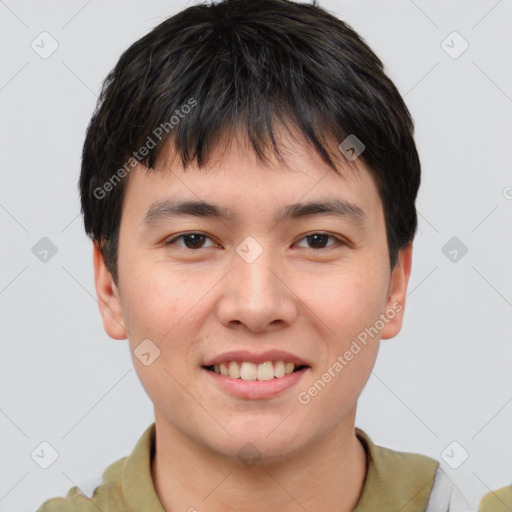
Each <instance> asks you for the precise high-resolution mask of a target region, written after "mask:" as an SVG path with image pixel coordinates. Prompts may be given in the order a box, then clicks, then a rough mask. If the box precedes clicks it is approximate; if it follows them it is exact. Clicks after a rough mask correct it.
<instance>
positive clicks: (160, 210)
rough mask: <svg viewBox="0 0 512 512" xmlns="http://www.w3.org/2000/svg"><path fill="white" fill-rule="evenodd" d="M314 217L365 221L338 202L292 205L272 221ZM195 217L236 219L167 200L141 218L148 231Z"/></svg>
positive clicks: (225, 211)
mask: <svg viewBox="0 0 512 512" xmlns="http://www.w3.org/2000/svg"><path fill="white" fill-rule="evenodd" d="M315 215H322V216H323V215H325V216H335V217H341V218H345V219H348V220H350V221H352V222H355V223H358V224H362V223H364V221H366V219H367V217H366V213H365V212H364V210H363V209H362V208H360V207H359V206H357V205H356V204H354V203H351V202H349V201H347V200H345V199H340V198H328V199H325V200H316V201H308V202H302V203H293V204H289V205H286V206H284V207H283V208H281V209H280V210H279V211H277V212H276V215H275V217H274V221H275V222H276V223H277V222H282V221H285V220H289V219H293V220H297V219H300V218H306V217H312V216H315ZM183 216H195V217H203V218H216V219H223V220H227V221H233V220H235V219H236V214H235V213H234V212H233V210H231V209H229V208H225V207H223V206H220V205H216V204H213V203H208V202H205V201H186V200H185V201H182V200H173V199H166V200H163V201H157V202H155V203H153V204H152V205H151V206H150V207H149V209H148V211H147V213H146V215H145V216H144V220H143V225H144V226H145V227H146V228H147V229H150V228H151V227H153V226H154V225H155V224H157V223H158V222H160V221H164V220H169V219H172V218H176V217H183Z"/></svg>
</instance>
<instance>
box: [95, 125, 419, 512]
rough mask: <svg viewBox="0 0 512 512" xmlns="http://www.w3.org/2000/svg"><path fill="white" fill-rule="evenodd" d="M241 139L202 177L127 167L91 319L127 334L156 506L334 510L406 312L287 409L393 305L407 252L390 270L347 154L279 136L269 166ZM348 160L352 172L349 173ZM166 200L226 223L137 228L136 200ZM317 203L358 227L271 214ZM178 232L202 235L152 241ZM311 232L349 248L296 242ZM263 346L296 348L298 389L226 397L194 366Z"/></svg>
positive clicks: (348, 491) (369, 199)
mask: <svg viewBox="0 0 512 512" xmlns="http://www.w3.org/2000/svg"><path fill="white" fill-rule="evenodd" d="M239 142H240V140H239V139H237V143H236V144H231V145H230V146H229V147H228V148H227V149H226V150H225V152H220V151H219V150H216V151H215V152H214V158H213V159H212V160H210V162H209V163H208V165H207V166H206V168H204V169H203V170H198V169H197V167H196V166H195V165H192V166H190V167H189V168H188V169H187V170H186V171H184V170H183V168H182V166H181V164H179V165H178V163H177V161H173V164H172V165H169V160H168V159H167V160H166V162H165V164H161V165H160V167H158V166H157V172H151V173H148V172H146V169H145V168H143V167H138V168H135V169H134V170H133V171H132V173H131V174H130V176H129V181H128V183H127V189H126V195H125V198H124V202H123V207H122V217H121V227H120V239H119V256H118V271H119V282H118V286H116V285H115V283H114V282H113V280H112V276H111V274H110V273H109V272H108V270H107V268H106V267H105V263H104V260H103V257H102V255H101V252H100V251H99V249H98V247H97V245H95V247H94V269H95V285H96V290H97V294H98V303H99V307H100V312H101V314H102V318H103V323H104V327H105V330H106V332H107V334H108V335H109V336H110V337H112V338H114V339H125V338H128V340H129V343H130V348H131V352H132V359H133V363H134V366H135V369H136V371H137V374H138V376H139V378H140V380H141V383H142V385H143V387H144V389H145V391H146V392H147V394H148V396H149V397H150V399H151V400H152V402H153V404H154V409H155V423H156V447H157V448H156V456H155V458H154V460H153V463H152V467H151V470H152V476H153V481H154V484H155V489H156V491H157V494H158V496H159V499H160V501H161V502H162V505H163V507H164V508H165V510H166V511H167V512H170V511H172V512H176V511H186V510H189V509H190V510H194V509H196V510H199V511H200V512H217V511H221V510H222V511H240V510H243V511H260V510H261V509H262V507H264V508H265V509H268V510H280V511H283V512H296V511H297V512H298V511H301V512H303V510H304V509H306V510H310V511H311V510H324V511H327V512H335V511H336V512H341V511H347V512H348V511H351V510H353V508H354V507H355V505H356V503H357V501H358V498H359V496H360V494H361V491H362V489H363V485H364V480H365V476H366V471H367V466H366V455H365V452H364V449H363V447H362V445H361V443H360V442H359V440H358V439H357V437H356V435H355V430H354V422H355V414H356V406H357V400H358V397H359V395H360V393H361V392H362V390H363V388H364V386H365V384H366V382H367V380H368V378H369V376H370V374H371V370H372V368H373V366H374V363H375V360H376V357H377V353H378V350H379V343H380V339H387V338H392V337H394V336H395V335H396V334H397V333H398V332H399V331H400V329H401V326H402V318H403V313H404V308H403V307H402V309H401V311H399V312H396V314H395V315H394V318H393V319H390V320H389V321H388V322H387V323H385V326H384V328H383V329H382V331H381V332H380V335H377V336H375V337H374V338H373V339H371V341H370V342H369V343H368V344H367V345H366V346H365V347H364V348H363V350H361V351H360V352H359V353H358V354H357V355H356V356H354V358H353V359H352V360H351V361H350V362H349V363H348V364H347V365H346V366H345V367H344V368H343V370H342V372H341V373H340V374H339V375H337V376H336V377H335V378H333V379H332V380H331V381H330V382H329V383H328V384H327V385H326V386H325V387H324V389H323V390H322V391H321V392H320V393H318V394H317V396H315V397H314V398H312V399H311V401H310V403H308V404H307V405H303V404H301V403H299V401H298V400H297V395H298V393H299V392H300V391H304V390H307V389H308V388H309V387H310V386H311V385H312V384H313V383H314V382H315V381H317V380H318V379H320V378H321V376H322V374H323V373H324V372H325V371H326V369H327V368H328V367H329V366H332V364H333V363H334V362H335V361H336V359H337V357H338V356H339V355H343V354H344V353H345V352H346V351H347V350H348V349H349V347H350V344H351V342H352V341H353V340H354V339H355V338H356V337H357V335H358V334H359V333H361V332H362V331H364V329H365V328H367V327H369V326H373V325H374V324H375V321H376V320H377V319H378V318H379V315H380V314H381V313H385V312H386V311H388V310H390V309H392V305H393V304H401V305H402V306H405V296H406V291H407V283H408V280H409V275H410V271H411V258H412V245H409V246H408V247H406V248H404V249H402V250H401V251H400V253H399V258H398V262H397V264H396V265H395V267H394V269H393V271H392V272H391V271H390V268H389V255H388V248H387V241H386V232H385V223H384V212H383V207H382V202H381V200H380V197H379V194H378V191H377V187H376V184H375V182H374V180H373V178H372V176H371V174H370V173H369V172H368V170H367V169H366V168H365V167H364V165H363V163H362V162H361V160H360V159H359V160H356V161H355V162H352V163H350V164H349V163H348V162H345V164H344V165H345V171H342V172H343V174H344V177H341V176H340V175H339V174H337V173H336V172H335V171H334V170H332V169H330V168H329V167H328V166H327V165H326V164H325V163H324V162H323V161H322V160H321V158H320V157H319V156H318V155H317V154H316V152H315V151H313V150H312V149H311V148H310V147H308V146H307V145H306V143H305V142H303V141H302V140H301V139H300V138H298V137H292V136H291V132H286V133H282V138H281V139H280V144H281V145H282V146H281V147H283V148H284V151H283V152H284V154H285V157H286V164H283V163H282V162H279V161H277V160H275V159H272V161H271V163H270V164H269V165H268V166H264V164H262V163H261V162H260V161H258V160H257V158H256V156H255V155H254V153H253V152H252V151H249V150H248V149H247V145H246V144H245V143H242V144H240V143H239ZM347 165H351V166H352V167H353V169H356V171H357V172H355V173H354V172H347V170H348V167H347ZM177 195H179V196H180V198H186V199H191V200H197V199H203V200H205V201H211V202H215V203H218V204H220V205H222V206H225V207H229V208H231V209H233V210H234V211H235V212H236V214H237V215H238V219H237V220H235V221H232V222H231V221H229V222H226V221H220V220H218V219H204V218H198V217H183V218H175V219H169V220H167V221H162V222H160V223H159V224H158V225H157V226H155V227H154V228H153V229H152V230H150V231H144V228H143V225H142V219H143V218H144V215H145V214H146V211H147V210H148V208H149V206H150V205H151V204H152V203H153V202H154V201H157V200H162V199H166V198H169V197H175V196H177ZM325 197H339V198H344V199H346V200H350V201H351V202H353V203H355V204H357V205H358V206H359V207H361V208H362V209H363V210H364V211H365V213H366V223H365V224H364V225H356V224H353V223H350V221H349V220H347V219H342V218H337V217H327V216H313V217H310V218H304V219H298V220H289V221H284V222H281V223H278V224H275V223H274V222H273V214H274V211H276V210H278V209H279V208H280V207H281V206H283V205H285V204H289V203H293V202H298V201H301V200H312V199H318V198H325ZM315 217H316V218H315ZM183 232H188V233H190V232H199V233H201V234H204V235H207V237H208V238H205V239H204V241H203V242H202V243H197V241H195V243H194V244H192V243H190V240H189V241H188V243H189V245H188V247H198V248H192V249H190V248H187V245H186V240H185V239H183V238H181V239H178V240H176V241H175V242H174V245H168V246H165V245H163V242H165V241H166V240H169V239H171V238H172V237H173V236H175V235H178V234H180V233H183ZM318 232H327V233H329V234H332V235H333V236H338V237H340V239H341V240H345V241H347V242H349V243H347V244H346V245H340V246H336V239H333V238H328V239H324V240H323V242H320V243H319V242H316V244H315V242H314V241H309V242H308V239H307V238H305V236H306V235H311V234H313V233H318ZM248 236H251V237H253V238H254V239H255V240H257V242H258V243H259V244H260V245H261V247H262V248H263V253H262V254H261V255H260V256H259V258H257V259H256V260H255V261H254V262H252V263H251V264H248V263H247V262H246V261H245V260H244V259H242V258H241V257H240V256H239V255H238V254H237V252H236V248H237V246H238V245H239V244H240V243H241V242H242V241H243V240H244V239H245V238H246V237H248ZM322 247H323V248H322ZM147 338H149V339H150V340H151V341H152V342H153V343H154V344H155V345H156V346H158V348H159V349H160V356H159V357H158V358H156V359H155V360H154V361H153V362H152V363H151V364H150V365H149V366H145V365H144V364H142V363H141V361H139V359H138V358H137V357H135V356H134V353H133V351H134V350H135V349H136V347H137V346H138V345H139V344H140V343H141V341H142V340H144V339H147ZM274 348H277V349H283V350H287V351H290V352H292V353H295V354H297V355H299V356H300V357H302V358H303V359H304V360H306V361H307V362H308V363H309V364H310V366H311V368H310V369H309V370H308V371H307V373H306V374H305V375H304V376H303V378H302V380H301V381H300V382H299V383H298V385H297V386H294V387H292V388H291V389H288V390H286V391H284V392H283V393H281V394H280V395H278V396H276V397H273V398H270V399H264V400H261V399H259V400H242V399H240V398H237V397H234V396H232V395H229V394H227V393H225V392H224V391H222V390H221V389H220V388H219V387H218V386H216V385H214V384H212V383H211V382H210V379H209V378H208V377H209V375H207V374H205V370H203V369H202V368H201V365H202V364H203V362H204V361H205V359H206V358H211V357H213V356H215V355H217V354H219V353H221V352H224V351H227V350H232V349H248V350H253V351H258V352H261V351H264V350H267V349H274ZM247 442H251V443H252V444H254V445H255V446H256V447H257V449H258V450H259V452H260V453H261V455H262V459H261V460H260V461H259V462H258V463H257V464H256V465H254V466H252V467H247V466H245V465H244V464H242V463H241V461H240V460H239V459H238V458H237V452H238V451H239V450H240V449H241V448H242V447H243V446H244V445H245V444H246V443H247ZM248 498H249V499H248ZM191 507H194V509H191Z"/></svg>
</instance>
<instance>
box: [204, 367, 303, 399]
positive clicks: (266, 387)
mask: <svg viewBox="0 0 512 512" xmlns="http://www.w3.org/2000/svg"><path fill="white" fill-rule="evenodd" d="M201 369H202V370H203V371H204V375H205V377H207V378H208V381H209V382H210V383H211V384H213V385H214V386H215V387H217V388H218V389H220V390H221V391H222V392H223V393H225V394H226V395H227V396H230V397H235V398H237V399H242V400H264V399H272V398H277V397H278V396H281V395H282V394H284V393H285V391H287V390H288V392H290V391H291V389H292V388H294V387H295V386H297V385H298V383H299V382H300V381H301V380H302V378H303V377H304V375H305V374H306V373H307V372H308V371H309V370H311V367H310V366H309V365H306V364H297V366H295V364H294V363H291V362H289V363H285V362H284V361H279V360H278V361H265V362H263V363H260V364H256V363H249V362H247V361H243V362H238V361H229V362H225V363H220V364H214V365H205V366H202V367H201Z"/></svg>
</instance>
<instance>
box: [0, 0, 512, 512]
mask: <svg viewBox="0 0 512 512" xmlns="http://www.w3.org/2000/svg"><path fill="white" fill-rule="evenodd" d="M189 5H192V2H187V3H185V2H176V1H175V2H173V1H165V2H163V1H152V2H142V1H138V2H133V1H132V2H130V1H124V2H120V1H119V2H115V1H99V0H92V1H89V2H87V1H83V0H80V1H76V0H73V1H69V0H68V1H66V2H64V1H61V2H35V1H33V2H28V1H15V0H6V1H0V58H1V63H2V65H1V68H0V112H1V117H0V141H1V148H2V163H1V171H0V226H1V237H2V240H1V244H0V246H1V249H0V251H1V252H0V257H1V260H0V261H1V265H0V312H1V322H0V334H1V339H2V344H1V347H2V353H1V357H0V379H1V381H0V393H1V394H0V439H1V443H0V510H1V511H11V510H18V511H26V512H28V511H33V510H35V509H36V507H38V506H39V505H40V504H41V503H42V502H43V501H44V500H46V499H48V498H50V497H54V496H59V495H64V494H65V493H66V492H67V490H68V489H69V488H70V487H72V486H74V485H78V486H80V487H81V488H83V489H84V491H88V492H90V491H91V490H92V489H93V488H94V486H95V485H98V484H99V483H100V480H101V474H102V472H103V470H104V469H105V468H106V467H107V466H108V465H109V464H110V463H112V462H114V461H115V460H117V459H119V458H121V457H124V456H126V455H128V454H129V453H130V452H131V450H132V449H133V447H134V445H135V442H136V441H137V440H138V438H139V437H140V435H141V434H142V432H143V431H144V430H145V428H146V427H147V426H148V425H149V424H150V423H151V422H152V421H153V410H152V404H151V402H150V401H149V399H148V397H147V396H146V394H145V392H144V391H143V389H142V386H141V385H140V384H139V381H138V379H137V376H136V374H135V371H134V369H133V366H132V362H131V358H130V354H129V351H128V343H127V341H114V340H112V339H110V338H109V337H108V336H107V335H106V334H105V332H104V331H103V326H102V323H101V318H100V314H99V311H98V307H97V303H96V299H95V290H94V281H93V266H92V247H91V243H90V241H89V240H88V239H87V238H86V236H85V234H84V232H83V227H82V223H81V217H80V215H79V211H80V210H79V198H78V192H77V180H78V175H79V166H80V154H81V148H82V144H83V140H84V133H85V129H86V126H87V124H88V122H89V119H90V117H91V114H92V112H93V108H94V106H95V102H96V97H97V94H98V92H99V88H100V85H101V82H102V80H103V79H104V78H105V76H106V74H107V72H108V71H109V70H110V69H111V68H112V67H113V66H114V64H115V63H116V62H117V59H118V58H119V56H120V54H121V52H122V51H124V50H125V49H126V48H127V47H128V46H129V45H130V44H131V43H132V42H134V41H135V40H136V39H138V38H139V37H141V36H142V35H144V34H146V33H147V32H148V31H149V30H150V29H152V28H153V27H154V26H156V25H157V24H158V23H160V22H161V21H163V20H164V19H165V18H167V17H168V16H170V15H172V14H173V13H175V12H177V11H179V10H181V9H182V8H184V7H186V6H189ZM320 5H321V6H323V7H325V8H327V9H328V10H331V11H333V12H335V13H336V14H337V15H339V16H340V17H341V18H342V19H344V20H346V21H347V22H348V23H349V24H351V25H352V26H353V27H354V28H355V29H356V30H357V31H358V32H359V33H360V34H361V35H362V36H363V37H364V38H365V39H366V40H367V42H368V43H369V44H370V46H371V47H372V48H373V49H374V50H375V52H376V53H377V54H378V55H379V56H380V57H381V59H382V60H383V62H384V64H385V65H386V68H387V72H388V74H389V75H390V77H391V78H392V79H393V80H394V81H395V83H396V85H397V87H398V88H399V90H400V92H401V93H402V94H403V95H404V96H405V100H406V102H407V104H408V106H409V107H410V110H411V113H412V115H413V117H414V120H415V123H416V134H417V136H416V140H417V144H418V149H419V151H420V157H421V159H422V169H423V178H422V186H421V189H420V194H419V198H418V201H417V207H418V211H419V214H420V226H419V231H418V235H417V239H416V241H415V253H414V257H413V269H412V276H411V280H410V288H409V295H408V302H407V308H406V309H407V311H406V316H405V324H404V327H403V330H402V332H401V333H400V334H399V335H398V336H397V337H396V338H395V339H393V340H387V341H383V343H382V346H381V351H380V356H379V359H378V362H377V365H376V367H375V371H374V373H373V375H372V377H371V379H370V381H369V383H368V386H367V387H366V389H365V390H364V392H363V394H362V396H361V399H360V402H359V411H358V417H357V422H356V424H357V426H359V427H361V428H362V429H363V430H365V431H366V432H367V433H368V434H369V435H370V436H371V437H372V439H373V441H374V442H375V443H377V444H381V445H384V446H388V447H391V448H393V449H397V450H401V451H412V452H419V453H424V454H426V455H429V456H431V457H434V458H436V459H437V460H439V461H440V462H441V463H442V465H443V467H444V469H445V470H446V471H447V473H448V475H449V477H450V478H451V479H452V481H453V482H454V483H455V484H456V485H457V486H458V487H459V489H460V491H461V492H462V493H463V494H464V495H465V496H466V498H467V500H468V502H469V503H470V504H471V505H472V506H473V507H476V506H477V503H478V501H479V498H480V497H481V496H482V495H483V494H484V493H486V492H489V490H490V489H496V488H498V487H502V486H505V485H508V484H511V483H512V436H511V432H512V378H511V371H510V368H511V363H512V344H511V337H512V336H511V335H512V325H511V318H512V315H511V313H512V265H511V262H512V236H511V226H512V173H511V162H512V158H511V141H512V129H511V123H510V119H511V117H510V116H511V111H512V83H511V82H512V80H511V78H512V55H511V53H512V35H511V34H512V31H511V30H510V27H511V21H512V2H511V1H510V0H501V1H496V0H492V1H467V0H466V1H463V2H462V1H461V2H454V1H450V2H447V1H443V2H441V1H426V0H423V1H420V0H415V1H414V2H413V1H412V0H400V1H367V0H363V1H322V2H320ZM43 31H47V32H48V33H49V34H50V35H51V38H53V39H54V40H55V41H56V42H57V43H58V48H57V50H56V51H55V52H54V53H53V54H52V55H50V56H49V57H47V58H45V59H44V58H42V57H41V56H40V54H39V53H37V52H36V51H35V50H34V49H33V48H32V47H31V43H32V42H33V41H34V45H39V47H37V46H36V48H38V51H39V52H42V51H43V49H44V50H45V51H48V50H49V49H51V44H52V40H51V39H50V38H49V36H40V34H41V32H43ZM453 31H457V32H458V33H459V34H460V36H461V37H462V38H463V39H461V38H459V36H457V35H455V36H454V35H451V36H450V34H452V32H453ZM43 38H45V39H43ZM42 39H43V42H41V40H42ZM464 40H465V41H467V43H468V44H469V47H468V48H467V50H466V51H465V52H464V53H462V54H460V55H459V53H460V51H461V50H462V49H463V48H464ZM443 41H445V42H444V43H443ZM53 44H54V43H53ZM43 47H44V48H43ZM450 54H451V55H450ZM454 57H457V58H454ZM43 237H47V238H48V239H50V240H51V242H52V243H53V244H54V245H55V247H56V249H57V252H56V254H54V255H53V256H52V253H51V252H50V253H48V255H47V257H46V259H47V261H46V262H44V261H41V260H40V259H39V257H42V255H41V254H39V257H37V250H34V252H35V253H36V254H34V252H33V251H32V248H33V247H34V246H35V245H36V244H37V243H38V242H39V240H40V239H41V238H43ZM452 237H457V239H458V240H456V241H455V244H456V245H454V246H453V247H452V246H448V248H447V249H445V250H444V252H443V247H444V246H445V244H447V242H448V241H449V240H450V239H451V238H452ZM40 243H44V242H40ZM461 243H463V244H464V245H465V246H466V247H467V249H468V252H467V253H466V254H465V255H463V256H462V252H461V250H460V249H461V247H462V246H461ZM37 247H39V246H36V249H37ZM454 249H455V250H457V251H458V252H457V259H456V261H452V260H453V258H454V257H455V253H453V252H451V254H450V251H453V250H454ZM445 253H446V254H447V255H445ZM43 441H46V442H48V443H50V445H51V446H53V447H54V449H55V450H56V451H57V452H58V458H57V459H56V460H55V462H54V463H53V464H52V465H51V466H50V467H48V469H43V468H41V467H40V464H44V463H45V461H44V460H43V459H44V458H45V457H49V456H50V453H51V451H50V449H49V448H47V449H45V450H44V453H45V457H39V458H38V457H36V456H35V455H34V457H32V454H33V452H34V450H35V451H36V453H41V447H40V443H42V442H43ZM454 441H455V442H456V443H457V444H456V445H451V446H450V447H449V448H448V450H445V449H446V448H447V447H448V446H449V445H450V444H451V443H452V442H454ZM44 447H45V445H43V448H44ZM465 452H468V454H469V457H468V458H467V460H466V461H465V462H463V463H462V465H460V467H458V469H453V467H452V466H455V465H457V463H458V462H460V461H461V460H462V458H463V456H464V454H465ZM48 462H50V460H49V459H48V460H47V461H46V463H48Z"/></svg>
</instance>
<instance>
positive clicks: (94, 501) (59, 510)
mask: <svg viewBox="0 0 512 512" xmlns="http://www.w3.org/2000/svg"><path fill="white" fill-rule="evenodd" d="M126 460H127V457H123V458H122V459H119V460H117V461H116V462H114V463H112V464H110V465H109V466H108V467H107V469H105V471H104V472H103V478H102V483H101V484H100V485H98V486H97V487H95V488H94V490H93V491H92V492H87V491H84V490H82V489H81V488H80V487H79V486H76V485H75V486H74V487H72V488H71V489H69V491H68V493H67V494H66V496H65V497H55V498H50V499H48V500H46V501H45V502H44V503H43V504H42V505H41V506H40V507H39V508H38V509H37V511H36V512H98V507H100V510H102V511H103V512H108V511H109V510H112V511H114V510H117V507H116V508H112V507H113V506H114V505H117V506H119V505H121V504H124V498H123V494H122V485H121V482H122V471H123V467H124V464H125V462H126Z"/></svg>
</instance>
